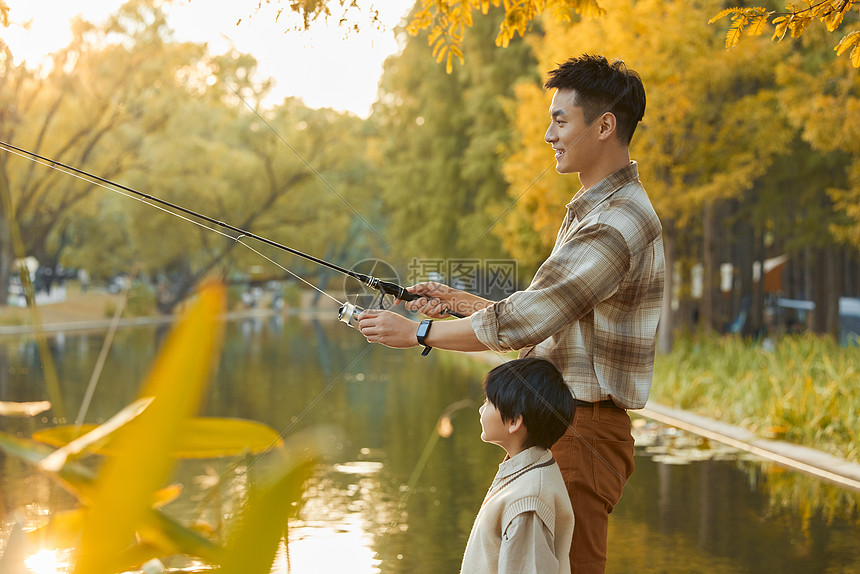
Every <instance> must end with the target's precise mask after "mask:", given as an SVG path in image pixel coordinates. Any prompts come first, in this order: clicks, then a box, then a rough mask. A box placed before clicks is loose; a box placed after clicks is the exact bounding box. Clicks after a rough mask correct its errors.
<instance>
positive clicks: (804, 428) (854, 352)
mask: <svg viewBox="0 0 860 574" xmlns="http://www.w3.org/2000/svg"><path fill="white" fill-rule="evenodd" d="M858 383H860V348H857V347H851V348H842V347H839V345H838V344H837V343H836V342H835V341H834V340H833V339H830V338H826V337H817V336H813V335H802V336H792V337H786V338H783V339H780V340H777V341H776V342H775V343H774V344H773V345H772V346H769V347H764V346H762V345H761V344H760V343H757V342H755V341H751V340H748V339H743V338H740V337H704V336H690V337H685V338H682V339H679V340H678V341H677V342H676V345H675V349H674V350H673V352H672V353H670V354H668V355H658V356H657V359H656V361H655V366H654V385H653V389H652V391H651V398H652V399H653V400H654V401H655V402H658V403H661V404H665V405H669V406H673V407H675V408H679V409H684V410H689V411H693V412H696V413H699V414H701V415H703V416H707V417H710V418H713V419H717V420H721V421H723V422H726V423H730V424H734V425H738V426H741V427H744V428H746V429H749V430H751V431H753V432H755V433H756V434H758V435H760V436H762V437H770V438H773V437H776V438H781V439H783V440H786V441H788V442H791V443H794V444H799V445H803V446H808V447H811V448H816V449H819V450H822V451H824V452H828V453H831V454H834V455H836V456H840V457H842V458H845V459H846V460H849V461H853V462H860V384H858Z"/></svg>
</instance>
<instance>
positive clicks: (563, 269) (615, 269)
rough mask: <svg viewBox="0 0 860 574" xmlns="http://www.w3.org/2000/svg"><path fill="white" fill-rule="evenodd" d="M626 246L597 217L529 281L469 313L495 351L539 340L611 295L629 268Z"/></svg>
mask: <svg viewBox="0 0 860 574" xmlns="http://www.w3.org/2000/svg"><path fill="white" fill-rule="evenodd" d="M630 261H631V255H630V250H629V248H628V246H627V242H626V241H625V239H624V237H623V236H622V235H621V232H620V231H619V230H618V229H616V228H615V227H612V226H609V225H605V224H600V223H595V224H593V225H590V226H588V227H586V228H585V229H580V230H578V231H577V232H576V234H575V235H574V236H573V237H572V238H570V239H569V240H567V241H566V242H564V243H562V244H561V245H559V246H558V248H557V249H556V250H555V251H553V253H552V254H551V255H550V256H549V257H548V258H547V260H546V261H545V262H544V263H543V265H541V266H540V269H538V271H537V274H536V275H535V278H534V280H533V281H532V283H531V285H529V287H528V288H527V289H526V290H524V291H518V292H516V293H514V294H513V295H511V296H510V297H508V298H506V299H503V300H501V301H499V302H497V303H495V304H493V305H491V306H490V307H487V308H486V309H483V310H481V311H478V312H476V313H474V314H472V316H471V322H472V329H474V331H475V335H476V336H477V337H478V340H480V341H481V342H482V343H483V344H485V345H487V347H489V348H490V349H492V350H494V351H497V352H507V351H512V350H518V349H522V348H524V347H528V346H531V345H537V344H538V343H540V342H541V341H543V340H545V339H547V338H549V337H551V336H552V335H554V334H556V333H557V332H558V331H560V330H561V329H562V328H564V327H565V326H567V325H570V324H571V323H574V322H576V321H578V320H579V319H581V318H582V317H583V316H585V315H586V314H587V313H589V312H590V311H591V310H592V309H594V308H595V307H596V306H597V305H598V304H599V303H600V302H602V301H604V300H606V299H608V298H609V297H611V296H612V295H613V294H614V293H615V292H616V291H617V290H618V287H619V285H620V284H621V282H622V281H623V279H624V277H625V275H626V273H627V272H628V270H629V267H630Z"/></svg>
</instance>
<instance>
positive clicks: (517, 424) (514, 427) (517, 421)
mask: <svg viewBox="0 0 860 574" xmlns="http://www.w3.org/2000/svg"><path fill="white" fill-rule="evenodd" d="M521 428H524V427H523V415H519V416H518V417H516V418H514V419H511V420H510V421H509V422H508V433H509V434H514V433H515V432H517V431H518V430H520V429H521Z"/></svg>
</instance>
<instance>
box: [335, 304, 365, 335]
mask: <svg viewBox="0 0 860 574" xmlns="http://www.w3.org/2000/svg"><path fill="white" fill-rule="evenodd" d="M362 311H364V308H363V307H359V306H358V305H353V304H352V303H349V302H347V303H344V304H343V305H341V307H340V309H338V310H337V319H338V321H343V322H344V323H346V324H347V325H349V326H350V327H352V328H353V329H358V316H359V315H361V313H362Z"/></svg>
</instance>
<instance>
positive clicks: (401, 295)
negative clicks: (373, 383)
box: [0, 140, 463, 328]
mask: <svg viewBox="0 0 860 574" xmlns="http://www.w3.org/2000/svg"><path fill="white" fill-rule="evenodd" d="M0 149H3V150H4V151H6V152H8V153H15V154H16V155H21V156H22V157H24V158H25V159H29V160H30V161H34V162H37V163H42V164H43V165H46V166H47V167H49V168H51V169H58V168H62V169H64V170H67V171H68V172H71V173H72V174H77V175H76V177H77V176H83V177H84V178H88V180H90V181H95V182H99V183H101V184H105V185H109V186H111V187H113V188H117V189H121V190H123V191H126V192H128V193H132V194H134V195H135V196H137V197H139V198H143V199H146V200H147V201H148V202H152V203H155V204H159V205H162V206H165V207H169V208H170V209H173V210H176V211H178V212H180V213H184V214H186V215H190V216H192V217H195V218H197V219H200V220H203V221H206V222H207V223H211V224H213V225H217V226H218V227H222V228H224V229H228V230H230V231H232V232H233V233H238V234H239V235H238V236H237V237H233V236H231V235H227V234H223V233H222V235H225V236H227V237H230V238H231V239H233V240H234V241H237V242H239V243H241V244H242V245H245V247H248V248H249V249H252V251H255V252H256V253H258V254H260V255H262V253H260V252H259V251H256V250H254V249H253V248H251V247H250V246H249V245H247V244H245V243H243V242H241V241H239V240H240V239H242V237H249V238H251V239H256V240H257V241H260V242H261V243H265V244H266V245H270V246H272V247H275V248H277V249H280V250H282V251H286V252H287V253H290V254H292V255H295V256H297V257H301V258H303V259H306V260H308V261H312V262H313V263H316V264H317V265H321V266H323V267H327V268H328V269H331V270H333V271H337V272H338V273H341V274H342V275H346V276H347V277H352V278H353V279H355V280H357V281H359V282H360V283H363V284H364V285H367V286H368V287H370V288H371V289H375V290H377V291H379V293H380V303H381V302H382V300H383V299H384V297H385V296H386V295H391V296H393V297H395V298H397V299H400V300H402V301H414V300H416V299H419V298H421V297H422V295H418V294H416V293H412V292H410V291H407V290H406V288H405V287H402V286H401V285H398V284H397V283H394V282H391V281H383V280H381V279H378V278H376V277H373V276H372V275H367V274H365V273H359V272H357V271H353V270H352V269H346V268H345V267H341V266H340V265H336V264H334V263H331V262H329V261H326V260H324V259H320V258H318V257H314V256H313V255H309V254H307V253H304V252H302V251H299V250H298V249H293V248H292V247H288V246H286V245H283V244H282V243H278V242H277V241H272V240H271V239H267V238H265V237H262V236H260V235H257V234H255V233H252V232H250V231H247V230H245V229H241V228H239V227H235V226H233V225H230V224H229V223H225V222H223V221H219V220H217V219H214V218H212V217H209V216H207V215H204V214H202V213H199V212H196V211H193V210H191V209H188V208H186V207H182V206H181V205H177V204H175V203H171V202H169V201H166V200H164V199H160V198H158V197H155V196H153V195H150V194H148V193H144V192H142V191H138V190H136V189H133V188H131V187H128V186H126V185H123V184H120V183H117V182H115V181H112V180H109V179H106V178H103V177H100V176H98V175H95V174H92V173H89V172H86V171H84V170H82V169H78V168H76V167H73V166H70V165H68V164H65V163H63V162H61V161H58V160H55V159H51V158H48V157H45V156H43V155H40V154H37V153H35V152H32V151H29V150H26V149H23V148H20V147H17V146H14V145H12V144H10V143H7V142H4V141H2V140H0ZM123 195H124V194H123ZM144 203H146V202H144ZM148 205H151V204H148ZM153 207H156V206H154V205H153ZM159 209H161V208H159ZM164 211H167V210H164ZM167 213H171V214H172V215H175V216H177V217H181V216H179V215H177V214H176V213H173V212H171V211H167ZM182 219H185V218H182ZM188 221H191V220H188ZM192 223H196V222H194V221H192ZM203 227H204V228H206V229H210V230H211V231H216V232H217V233H221V232H219V231H217V230H215V229H211V228H209V227H205V226H203ZM262 256H263V257H265V255H262ZM267 259H268V258H267ZM270 261H271V260H270ZM285 270H286V269H285ZM287 271H288V270H287ZM290 274H292V275H295V274H294V273H292V272H290ZM296 277H298V276H296ZM312 286H313V285H312ZM314 288H316V287H314ZM337 302H338V303H340V301H337ZM362 311H364V309H363V308H362V307H359V306H357V305H354V304H352V303H350V302H349V301H347V302H345V303H343V304H342V305H341V307H340V309H338V319H339V320H340V321H342V322H344V323H346V324H347V325H349V326H350V327H355V328H357V327H358V315H359V314H361V312H362ZM446 313H447V314H449V315H451V316H452V317H459V318H462V317H463V315H461V314H459V313H456V312H453V311H446Z"/></svg>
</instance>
